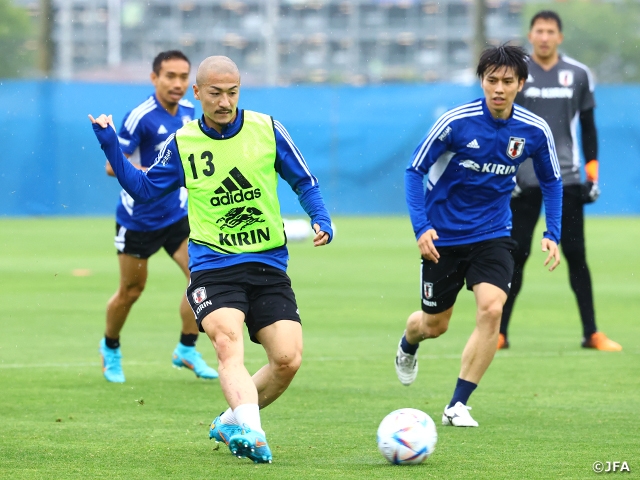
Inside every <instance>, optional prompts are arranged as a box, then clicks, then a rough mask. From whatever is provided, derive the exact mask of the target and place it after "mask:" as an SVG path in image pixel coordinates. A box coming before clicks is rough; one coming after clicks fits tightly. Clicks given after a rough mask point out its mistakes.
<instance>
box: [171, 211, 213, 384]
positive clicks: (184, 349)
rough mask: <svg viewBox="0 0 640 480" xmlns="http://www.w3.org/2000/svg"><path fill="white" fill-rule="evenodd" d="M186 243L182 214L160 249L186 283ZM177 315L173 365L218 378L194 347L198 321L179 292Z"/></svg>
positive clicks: (187, 259)
mask: <svg viewBox="0 0 640 480" xmlns="http://www.w3.org/2000/svg"><path fill="white" fill-rule="evenodd" d="M188 243H189V221H188V219H187V218H186V217H185V218H183V219H182V220H180V221H178V222H177V223H175V224H174V225H172V226H171V227H170V230H169V232H168V233H167V240H166V242H165V244H164V249H165V250H166V251H167V253H168V254H169V255H170V256H171V258H173V260H174V261H175V262H176V263H177V264H178V266H179V267H180V269H181V270H182V273H184V275H185V277H186V278H187V283H188V280H189V275H190V274H189V251H188ZM180 318H181V319H182V330H181V332H180V341H179V342H178V345H176V348H175V349H174V351H173V356H172V361H173V365H174V366H175V367H178V368H182V367H186V368H188V369H189V370H192V371H193V372H194V373H195V374H196V376H197V377H199V378H205V379H213V378H218V372H216V371H215V370H214V369H213V368H211V367H210V366H209V365H207V364H206V362H205V361H204V360H203V359H202V355H201V354H200V352H198V351H197V350H196V341H197V340H198V324H197V323H196V320H195V317H194V315H193V310H191V306H190V305H189V302H188V301H187V297H186V295H182V297H181V300H180Z"/></svg>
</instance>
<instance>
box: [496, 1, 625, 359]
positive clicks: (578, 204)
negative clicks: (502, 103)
mask: <svg viewBox="0 0 640 480" xmlns="http://www.w3.org/2000/svg"><path fill="white" fill-rule="evenodd" d="M562 40H563V36H562V21H561V20H560V17H559V16H558V14H556V13H555V12H552V11H541V12H539V13H537V14H536V15H534V16H533V18H532V19H531V24H530V30H529V42H530V43H531V46H532V47H533V53H532V55H531V57H530V59H529V77H528V78H527V82H526V84H525V87H524V89H523V90H522V92H520V93H519V94H518V96H517V97H516V103H517V104H518V105H522V106H523V107H525V108H526V109H528V110H530V111H532V112H533V113H535V114H536V115H539V116H541V117H542V118H544V119H545V120H546V121H547V123H548V124H549V127H551V132H552V133H553V138H554V141H555V144H556V150H557V152H558V159H559V161H560V170H561V172H562V183H563V186H564V189H563V191H564V193H563V198H562V241H561V246H562V253H563V254H564V256H565V258H566V259H567V264H568V265H569V280H570V283H571V288H572V290H573V292H574V294H575V297H576V300H577V302H578V309H579V310H580V319H581V320H582V333H583V339H582V346H583V347H585V348H595V349H597V350H607V351H619V350H622V347H621V346H620V345H619V344H618V343H616V342H614V341H612V340H610V339H609V338H607V336H606V335H605V334H604V333H602V332H598V330H597V328H596V318H595V311H594V306H593V292H592V288H591V274H590V273H589V267H588V266H587V257H586V249H585V239H584V206H583V205H584V204H585V203H591V202H594V201H596V200H597V198H598V196H599V195H600V189H599V188H598V160H597V158H598V139H597V134H596V125H595V121H594V115H593V109H594V107H595V101H594V97H593V89H594V82H593V77H592V75H591V72H590V71H589V69H588V68H587V67H586V66H585V65H583V64H581V63H579V62H577V61H575V60H574V59H572V58H569V57H567V56H565V55H560V54H559V53H558V46H559V45H560V44H561V43H562ZM578 120H579V121H580V127H581V131H582V152H583V154H584V158H585V160H586V162H587V163H586V166H585V171H586V182H585V183H581V180H580V155H579V153H578V139H577V135H576V126H577V123H578ZM516 179H517V187H516V189H515V190H514V194H513V198H512V200H511V210H512V212H513V230H512V232H511V236H512V237H513V239H514V240H516V241H517V242H518V248H517V249H516V251H515V252H514V259H515V268H514V273H513V281H512V285H511V292H510V293H509V298H508V299H507V303H506V304H505V306H504V310H503V313H502V322H501V324H500V336H499V338H498V349H500V348H508V347H509V341H508V336H507V329H508V327H509V320H510V318H511V313H512V312H513V306H514V303H515V300H516V297H517V296H518V293H519V292H520V288H521V287H522V276H523V270H524V265H525V263H526V261H527V258H528V257H529V251H530V250H531V240H532V238H533V232H534V230H535V227H536V223H537V221H538V218H539V216H540V208H541V206H542V193H541V191H540V186H539V183H538V180H537V179H536V176H535V174H534V171H533V164H532V162H530V161H527V162H525V163H523V164H522V166H521V167H520V169H519V170H518V174H517V177H516Z"/></svg>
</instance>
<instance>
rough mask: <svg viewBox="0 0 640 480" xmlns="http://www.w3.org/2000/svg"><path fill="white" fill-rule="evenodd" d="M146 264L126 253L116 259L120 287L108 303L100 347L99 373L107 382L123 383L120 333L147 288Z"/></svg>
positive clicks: (141, 259) (144, 259) (145, 261)
mask: <svg viewBox="0 0 640 480" xmlns="http://www.w3.org/2000/svg"><path fill="white" fill-rule="evenodd" d="M147 262H148V260H147V259H146V258H136V257H133V256H131V255H128V254H126V253H120V254H119V255H118V263H119V265H120V284H119V286H118V290H117V291H116V293H114V294H113V296H112V297H111V298H110V299H109V301H108V303H107V319H106V320H107V321H106V328H105V334H104V338H103V339H102V341H101V343H100V355H101V356H102V372H103V374H104V376H105V378H106V379H107V380H108V381H110V382H116V383H121V382H124V381H125V378H124V374H123V372H122V365H121V359H122V354H121V353H120V331H121V330H122V327H123V326H124V323H125V321H126V320H127V316H128V315H129V311H130V310H131V307H132V306H133V304H134V303H135V302H136V301H137V300H138V298H140V295H141V294H142V291H143V290H144V287H145V285H146V282H147Z"/></svg>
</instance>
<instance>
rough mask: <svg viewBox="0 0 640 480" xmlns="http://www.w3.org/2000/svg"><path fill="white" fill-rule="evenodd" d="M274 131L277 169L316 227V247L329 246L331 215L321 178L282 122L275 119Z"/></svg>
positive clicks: (314, 227)
mask: <svg viewBox="0 0 640 480" xmlns="http://www.w3.org/2000/svg"><path fill="white" fill-rule="evenodd" d="M274 131H275V137H276V162H275V167H276V171H277V172H278V174H279V175H280V176H281V177H282V178H283V179H284V180H285V181H286V182H287V183H288V184H289V185H290V186H291V189H292V190H293V191H294V192H295V193H296V195H298V201H299V202H300V206H301V207H302V208H303V210H304V211H305V212H306V213H307V215H309V218H310V219H311V225H312V227H313V230H314V231H315V232H316V235H315V237H314V239H313V244H314V245H315V246H316V247H319V246H321V245H326V244H327V243H329V242H331V240H332V239H333V229H332V228H331V217H330V216H329V212H328V211H327V207H326V206H325V204H324V200H323V198H322V194H321V193H320V186H319V184H318V179H317V178H316V177H315V176H314V175H313V174H312V173H311V170H309V166H308V165H307V162H306V161H305V159H304V157H303V156H302V153H300V150H298V147H296V145H295V144H294V143H293V139H292V138H291V136H290V135H289V132H287V130H286V129H285V128H284V126H282V124H281V123H280V122H278V121H274Z"/></svg>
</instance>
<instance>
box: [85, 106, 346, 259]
mask: <svg viewBox="0 0 640 480" xmlns="http://www.w3.org/2000/svg"><path fill="white" fill-rule="evenodd" d="M243 115H244V114H243V110H241V109H238V111H237V115H236V118H235V119H234V121H233V122H231V123H230V124H229V125H227V126H226V128H224V129H223V131H222V132H221V133H218V132H217V131H215V130H214V129H212V128H209V127H207V125H206V123H205V122H204V120H203V118H204V117H203V118H201V119H200V120H199V123H200V127H201V128H202V130H203V131H204V132H205V133H206V134H207V135H208V136H209V137H211V139H212V140H213V141H215V140H216V139H220V140H222V139H224V138H228V137H231V136H233V135H235V134H237V133H238V132H239V131H240V129H241V128H242V125H243ZM273 124H274V135H275V140H276V158H275V161H274V168H275V169H276V171H277V172H278V174H279V175H280V177H282V178H283V179H284V180H285V181H286V182H287V183H288V184H289V185H290V186H291V188H292V190H293V191H294V192H295V193H296V194H297V195H298V200H299V202H300V205H301V206H302V208H303V209H304V211H305V212H306V213H307V215H309V217H310V218H311V224H312V225H313V224H314V223H317V224H318V225H319V226H320V229H321V230H322V231H324V232H326V233H328V234H329V237H330V239H331V238H332V237H333V231H332V229H331V218H330V217H329V213H328V212H327V209H326V207H325V205H324V201H323V199H322V195H321V193H320V188H319V185H318V179H317V178H316V177H315V176H314V175H313V174H312V173H311V171H310V170H309V167H308V165H307V163H306V161H305V160H304V157H303V156H302V154H301V153H300V150H298V148H297V147H296V146H295V144H294V143H293V140H292V139H291V136H290V135H289V133H288V132H287V130H286V129H285V128H284V126H283V125H282V124H281V123H280V122H278V121H276V120H274V122H273ZM93 130H94V132H95V134H96V136H97V137H98V140H99V141H100V145H101V147H102V149H103V150H104V152H105V155H106V157H107V159H108V160H109V162H110V163H111V166H112V167H113V170H114V172H115V173H116V177H117V178H118V181H119V182H120V184H121V185H122V186H123V188H124V189H125V190H126V191H127V192H128V193H129V194H130V195H131V196H132V197H133V198H134V199H135V200H136V201H139V202H149V201H154V200H155V199H157V198H161V197H162V196H163V195H167V194H171V192H174V191H176V190H177V189H179V188H180V187H184V186H185V177H184V170H183V168H182V162H181V160H180V154H179V152H178V147H177V144H176V140H175V134H172V135H170V137H169V138H168V139H167V141H166V142H165V143H164V145H163V146H162V148H161V149H160V152H159V153H158V155H157V158H156V160H155V162H154V164H153V165H152V167H151V168H149V170H148V171H147V172H142V171H140V170H137V169H136V168H134V167H133V166H132V165H131V164H129V162H127V161H126V159H124V156H123V155H122V151H121V150H120V148H119V146H118V142H117V141H115V139H114V137H115V133H113V132H112V129H109V128H105V129H103V128H101V127H100V126H99V125H97V124H94V125H93ZM288 260H289V253H288V251H287V247H286V246H282V247H278V248H274V249H271V250H267V251H264V252H256V253H238V254H224V253H220V252H216V251H215V250H213V249H211V248H210V247H208V246H206V245H200V244H196V243H194V242H189V270H190V271H191V272H195V271H200V270H211V269H216V268H224V267H229V266H232V265H238V264H240V263H247V262H261V263H265V264H267V265H271V266H273V267H276V268H280V269H281V270H286V268H287V263H288Z"/></svg>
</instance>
